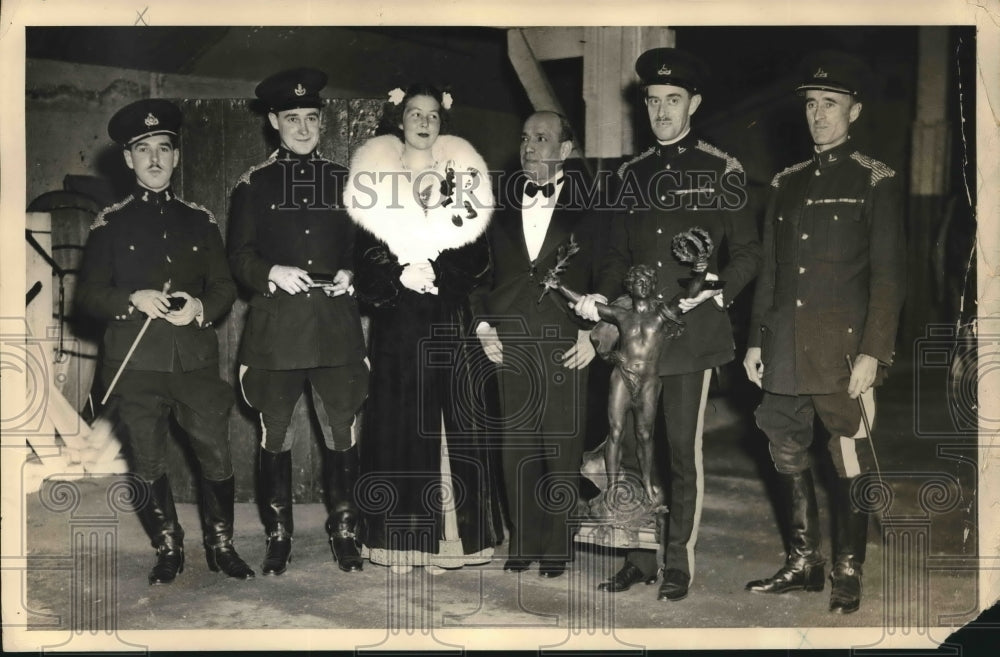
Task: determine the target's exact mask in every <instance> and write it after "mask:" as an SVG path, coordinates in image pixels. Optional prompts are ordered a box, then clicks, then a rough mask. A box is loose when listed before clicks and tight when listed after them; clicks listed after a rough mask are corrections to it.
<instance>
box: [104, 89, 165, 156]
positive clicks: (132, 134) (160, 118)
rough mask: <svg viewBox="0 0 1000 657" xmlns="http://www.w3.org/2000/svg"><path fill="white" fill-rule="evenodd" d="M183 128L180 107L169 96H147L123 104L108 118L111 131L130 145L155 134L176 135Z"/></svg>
mask: <svg viewBox="0 0 1000 657" xmlns="http://www.w3.org/2000/svg"><path fill="white" fill-rule="evenodd" d="M180 128H181V110H180V108H179V107H177V106H176V105H174V104H173V103H171V102H170V101H169V100H163V99H162V98H146V99H144V100H137V101H136V102H134V103H130V104H129V105H126V106H125V107H123V108H121V109H120V110H118V111H117V112H115V115H114V116H112V117H111V120H110V121H108V135H110V136H111V138H112V139H114V140H115V141H116V142H118V143H119V144H121V145H122V146H129V145H131V144H133V143H135V142H137V141H139V140H140V139H144V138H145V137H151V136H153V135H173V136H175V137H176V136H177V133H178V132H179V131H180Z"/></svg>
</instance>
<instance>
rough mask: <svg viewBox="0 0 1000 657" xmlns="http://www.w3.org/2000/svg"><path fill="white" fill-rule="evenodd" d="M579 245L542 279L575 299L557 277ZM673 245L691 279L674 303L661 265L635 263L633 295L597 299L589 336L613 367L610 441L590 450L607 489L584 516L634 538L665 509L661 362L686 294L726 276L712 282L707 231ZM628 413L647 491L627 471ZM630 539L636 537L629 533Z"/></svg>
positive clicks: (564, 250)
mask: <svg viewBox="0 0 1000 657" xmlns="http://www.w3.org/2000/svg"><path fill="white" fill-rule="evenodd" d="M575 246H576V245H575V243H574V242H573V240H572V238H571V240H570V243H569V244H568V245H566V246H564V247H561V248H560V253H559V256H560V257H559V261H558V263H557V265H556V267H554V268H553V269H552V270H551V271H550V272H549V273H548V275H547V276H546V277H545V279H544V280H543V281H542V285H544V286H545V288H546V291H548V290H550V289H555V290H558V291H559V292H561V293H562V294H563V295H564V296H565V297H566V298H567V299H569V300H570V301H573V302H574V303H575V302H576V301H578V300H579V299H580V297H581V295H580V294H578V293H577V292H575V291H573V290H570V289H567V288H566V287H564V286H563V285H561V284H560V283H559V274H560V273H561V272H562V271H563V270H564V269H565V264H566V262H567V261H568V260H569V258H570V257H571V256H572V255H573V253H575V252H576V249H575ZM672 247H673V248H672V250H673V253H674V256H675V257H676V258H677V259H678V260H680V261H681V262H684V263H690V264H691V265H692V267H691V273H692V276H691V278H690V279H687V280H685V281H681V283H682V284H686V285H687V290H686V292H685V293H683V294H678V295H677V296H676V297H674V298H673V299H672V300H670V301H669V302H663V301H660V300H657V299H655V298H653V295H654V293H655V291H656V283H657V280H656V270H655V269H654V268H653V267H650V266H648V265H643V264H639V265H635V266H633V267H631V268H630V269H629V270H628V272H627V273H626V275H625V280H624V285H625V289H626V290H627V291H628V295H627V296H623V297H620V298H619V299H616V300H615V302H614V303H612V304H610V305H606V304H600V303H599V304H597V311H598V314H599V315H600V317H601V320H602V321H601V322H600V323H598V325H597V326H596V327H595V328H594V331H593V333H592V337H591V339H592V340H594V341H595V342H596V343H597V345H598V352H599V353H600V354H601V356H602V357H603V358H605V359H606V360H608V362H610V363H611V364H612V365H614V369H613V370H612V373H611V384H610V394H609V398H608V420H609V434H608V438H607V440H606V441H605V442H604V444H603V445H602V447H600V448H598V449H597V450H594V452H591V453H590V454H589V455H585V463H584V468H583V474H584V475H585V476H587V477H588V478H589V479H591V480H592V481H594V483H595V485H597V486H598V488H601V489H602V494H601V495H600V496H598V497H597V498H596V499H595V500H592V501H591V503H590V504H589V509H588V510H587V512H586V515H587V517H589V518H591V519H593V520H597V521H599V522H608V521H610V523H611V525H613V526H620V527H622V528H625V529H626V530H627V534H629V535H630V534H634V533H637V531H638V528H639V527H641V526H642V525H649V524H655V518H654V517H653V516H655V515H656V514H658V513H662V512H664V511H666V507H664V506H663V505H662V501H661V499H660V498H661V494H660V491H659V489H658V488H657V487H656V486H655V485H654V483H653V469H654V468H653V439H652V434H653V422H654V419H655V416H656V404H657V400H658V399H659V396H660V391H661V383H660V377H659V376H658V373H657V369H656V368H657V363H658V362H659V358H660V354H661V353H662V351H663V349H664V348H666V345H667V344H669V341H670V340H671V339H672V338H674V337H676V336H678V335H680V334H681V332H682V331H683V330H684V321H683V320H682V319H681V310H680V305H679V303H678V302H679V301H680V299H682V298H684V297H685V296H686V297H687V298H691V297H695V296H697V295H698V294H699V293H700V292H702V291H703V290H706V289H718V288H719V287H721V285H722V282H721V281H717V280H712V281H709V280H706V276H707V266H708V258H709V256H710V255H711V253H712V248H713V244H712V240H711V238H710V236H709V235H708V233H707V232H706V231H704V230H702V229H700V228H691V229H689V230H687V231H685V232H683V233H680V234H678V235H676V236H674V239H673V241H672ZM612 347H614V348H612ZM630 412H631V413H632V416H633V419H634V427H635V445H636V456H637V461H638V463H639V470H640V477H641V492H640V491H636V490H635V485H634V483H635V482H634V481H630V478H629V477H623V476H622V473H621V455H622V442H623V438H624V435H625V428H626V425H627V416H628V414H629V413H630ZM602 448H603V456H604V458H603V461H604V463H603V465H604V476H603V477H601V473H600V472H596V473H595V472H593V470H594V469H595V468H594V467H593V466H594V465H595V464H594V462H593V461H594V460H595V456H597V454H596V453H597V452H599V451H600V450H601V449H602ZM588 457H589V458H588ZM588 461H589V462H588ZM596 469H597V470H599V469H600V468H599V467H598V468H596ZM595 475H596V476H595ZM602 479H603V482H602V481H601V480H602ZM602 483H603V484H604V485H603V486H602ZM626 542H627V543H628V542H630V541H629V539H628V538H626ZM616 543H617V541H616Z"/></svg>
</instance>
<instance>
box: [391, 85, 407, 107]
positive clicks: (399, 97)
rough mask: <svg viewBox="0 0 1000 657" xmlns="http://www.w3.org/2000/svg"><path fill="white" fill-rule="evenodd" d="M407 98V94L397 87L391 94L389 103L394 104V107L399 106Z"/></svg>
mask: <svg viewBox="0 0 1000 657" xmlns="http://www.w3.org/2000/svg"><path fill="white" fill-rule="evenodd" d="M405 97H406V92H405V91H403V90H402V89H400V88H399V87H396V88H395V89H393V90H392V91H390V92H389V102H390V103H392V104H393V105H399V104H400V103H401V102H403V98H405Z"/></svg>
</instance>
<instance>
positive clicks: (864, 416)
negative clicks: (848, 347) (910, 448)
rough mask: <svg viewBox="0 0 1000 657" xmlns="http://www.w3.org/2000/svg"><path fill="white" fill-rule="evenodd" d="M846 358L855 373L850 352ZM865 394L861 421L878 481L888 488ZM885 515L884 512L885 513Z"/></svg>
mask: <svg viewBox="0 0 1000 657" xmlns="http://www.w3.org/2000/svg"><path fill="white" fill-rule="evenodd" d="M844 359H845V360H846V361H847V369H848V371H849V372H850V373H851V375H852V376H853V375H854V361H852V360H851V356H850V355H849V354H845V355H844ZM862 396H863V395H858V408H860V409H861V422H862V424H864V425H865V435H866V436H868V447H870V448H871V450H872V462H873V463H874V464H875V475H876V476H877V477H878V483H879V485H880V486H882V488H883V490H884V489H886V485H885V482H884V481H882V469H881V468H880V467H878V456H877V455H876V454H875V441H874V440H873V439H872V425H871V422H870V421H869V420H868V411H867V409H865V402H864V400H863V399H862ZM883 515H884V514H883Z"/></svg>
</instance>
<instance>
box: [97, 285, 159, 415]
mask: <svg viewBox="0 0 1000 657" xmlns="http://www.w3.org/2000/svg"><path fill="white" fill-rule="evenodd" d="M169 289H170V281H167V282H166V283H164V284H163V294H166V293H167V291H168V290H169ZM151 321H153V318H152V317H151V316H149V315H147V316H146V321H145V323H144V324H143V325H142V328H141V329H139V335H137V336H135V340H133V341H132V346H131V347H129V348H128V353H127V354H125V360H123V361H122V364H121V366H120V367H119V368H118V371H117V372H115V378H113V379H111V385H109V386H108V391H107V392H105V393H104V399H102V400H101V406H104V405H105V404H106V403H107V402H108V397H110V396H111V392H112V391H113V390H114V389H115V385H117V383H118V379H119V378H121V375H122V372H124V371H125V366H126V365H128V361H129V359H131V358H132V354H134V353H135V348H136V347H138V346H139V340H142V336H143V335H145V333H146V329H148V328H149V323H150V322H151Z"/></svg>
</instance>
